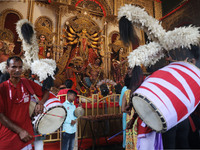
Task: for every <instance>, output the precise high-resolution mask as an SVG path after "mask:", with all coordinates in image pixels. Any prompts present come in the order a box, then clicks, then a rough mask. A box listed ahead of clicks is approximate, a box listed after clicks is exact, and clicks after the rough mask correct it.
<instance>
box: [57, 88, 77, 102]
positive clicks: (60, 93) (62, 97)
mask: <svg viewBox="0 0 200 150" xmlns="http://www.w3.org/2000/svg"><path fill="white" fill-rule="evenodd" d="M69 90H72V89H62V90H60V91H59V92H58V94H57V97H58V96H59V95H63V94H67V92H68V91H69ZM74 91H75V92H76V93H77V94H78V91H77V90H74ZM76 100H77V99H76ZM65 101H66V96H65V95H64V96H60V102H61V103H64V102H65ZM76 103H77V102H76V101H74V104H76Z"/></svg>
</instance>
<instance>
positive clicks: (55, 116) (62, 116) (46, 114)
mask: <svg viewBox="0 0 200 150" xmlns="http://www.w3.org/2000/svg"><path fill="white" fill-rule="evenodd" d="M43 114H45V115H51V116H55V117H60V118H63V116H59V115H54V114H49V113H43Z"/></svg>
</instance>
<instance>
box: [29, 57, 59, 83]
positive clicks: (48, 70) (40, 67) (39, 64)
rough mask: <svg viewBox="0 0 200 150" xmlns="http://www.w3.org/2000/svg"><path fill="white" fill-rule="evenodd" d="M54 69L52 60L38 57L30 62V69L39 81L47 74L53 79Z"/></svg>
mask: <svg viewBox="0 0 200 150" xmlns="http://www.w3.org/2000/svg"><path fill="white" fill-rule="evenodd" d="M55 69H56V65H55V61H54V60H51V59H49V60H47V59H40V60H35V61H34V62H33V63H32V64H31V71H32V73H33V74H36V75H37V76H38V77H39V80H40V81H43V80H45V79H46V78H47V77H48V76H51V77H52V78H53V79H54V71H55Z"/></svg>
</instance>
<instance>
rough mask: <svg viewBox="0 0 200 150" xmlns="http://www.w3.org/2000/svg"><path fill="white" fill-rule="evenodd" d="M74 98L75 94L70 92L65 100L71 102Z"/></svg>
mask: <svg viewBox="0 0 200 150" xmlns="http://www.w3.org/2000/svg"><path fill="white" fill-rule="evenodd" d="M75 99H76V95H75V94H73V93H71V94H67V100H68V101H69V102H73V101H74V100H75Z"/></svg>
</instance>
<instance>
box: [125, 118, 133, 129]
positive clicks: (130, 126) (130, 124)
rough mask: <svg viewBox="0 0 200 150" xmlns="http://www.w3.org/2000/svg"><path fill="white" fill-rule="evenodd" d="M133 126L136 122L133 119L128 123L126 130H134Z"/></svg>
mask: <svg viewBox="0 0 200 150" xmlns="http://www.w3.org/2000/svg"><path fill="white" fill-rule="evenodd" d="M133 124H134V120H133V119H131V120H130V121H129V122H128V123H127V125H126V129H132V128H133Z"/></svg>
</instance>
